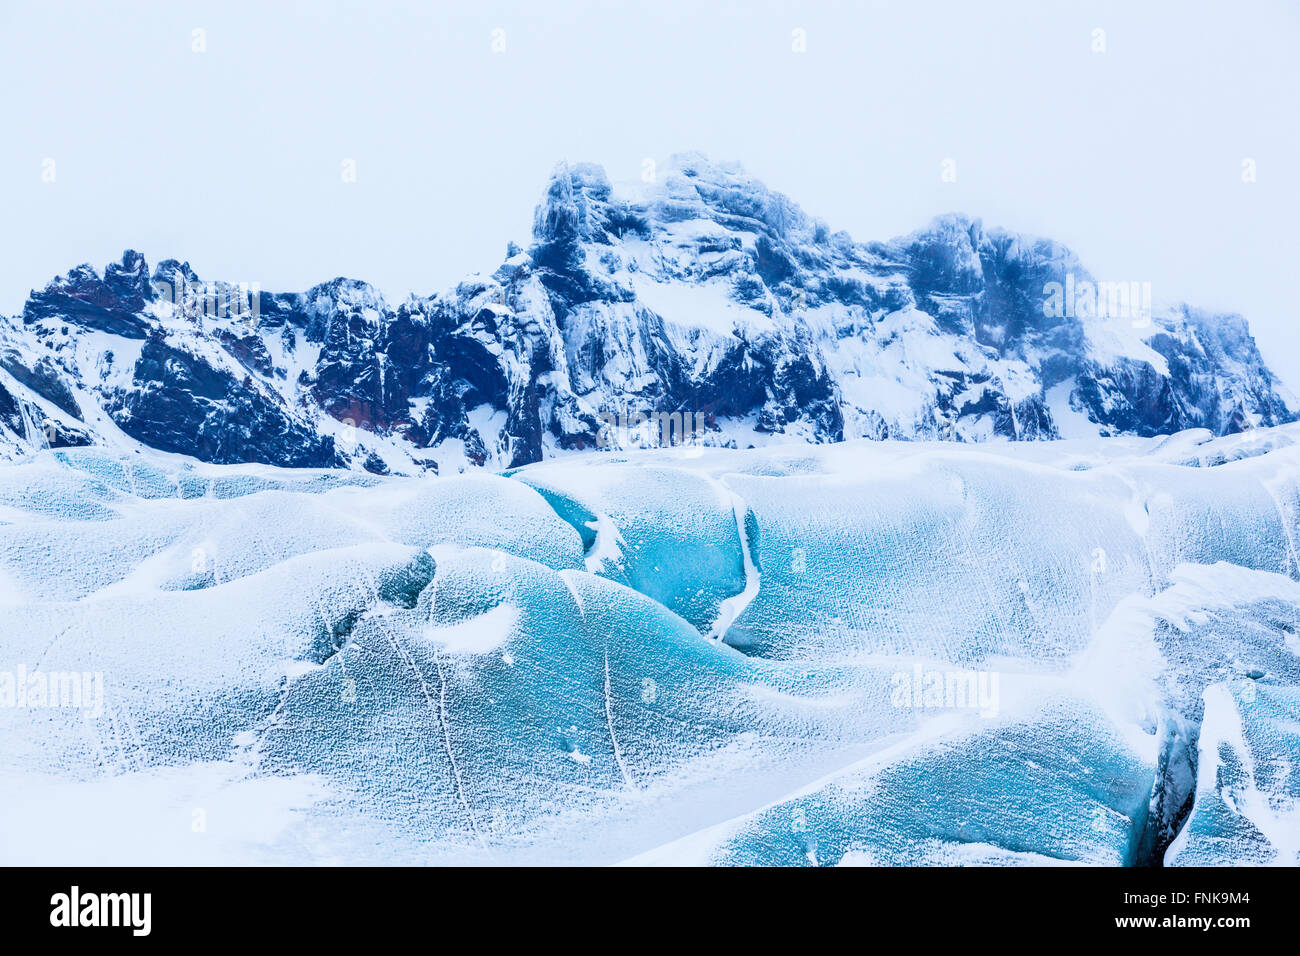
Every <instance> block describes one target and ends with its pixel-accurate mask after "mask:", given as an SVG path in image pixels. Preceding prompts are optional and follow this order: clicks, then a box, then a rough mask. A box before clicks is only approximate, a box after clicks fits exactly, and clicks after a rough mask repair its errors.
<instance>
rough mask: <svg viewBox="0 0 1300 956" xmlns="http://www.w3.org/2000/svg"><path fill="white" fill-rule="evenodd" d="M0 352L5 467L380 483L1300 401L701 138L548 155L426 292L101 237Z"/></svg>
mask: <svg viewBox="0 0 1300 956" xmlns="http://www.w3.org/2000/svg"><path fill="white" fill-rule="evenodd" d="M3 339H4V343H3V344H4V355H5V356H6V358H5V364H4V366H3V368H2V369H0V388H3V389H4V390H5V391H4V396H0V405H3V408H0V444H4V445H5V447H6V448H7V449H8V450H9V453H11V454H12V453H22V452H23V451H24V450H30V449H32V448H34V447H37V446H39V445H40V444H41V443H42V442H44V441H46V440H49V441H50V443H54V444H58V443H63V444H68V443H74V444H84V443H96V442H106V441H114V442H117V441H120V442H127V443H129V442H132V441H136V442H142V443H144V444H146V445H150V446H153V447H156V448H161V449H163V450H166V451H175V452H181V453H184V454H190V455H194V456H196V457H199V458H202V459H205V460H209V461H262V462H267V463H274V464H298V465H300V464H311V465H357V466H358V467H362V466H364V467H366V468H369V469H370V470H375V471H381V472H382V471H411V470H422V469H425V468H434V467H442V468H446V467H454V468H457V469H459V468H463V467H466V466H468V465H474V464H485V465H492V466H496V467H506V466H510V465H520V464H523V463H526V462H530V461H536V460H538V459H541V458H544V457H549V456H552V455H555V454H560V453H563V452H565V451H567V450H581V449H590V448H593V447H602V446H605V445H607V444H608V442H609V440H610V436H609V435H608V434H607V429H606V428H605V427H604V425H603V424H602V423H605V422H608V421H609V420H610V419H611V418H613V417H616V416H618V415H624V416H626V415H627V414H629V413H644V414H646V415H650V416H654V415H684V414H689V415H690V416H691V421H692V422H693V423H695V425H696V428H695V430H694V431H692V433H691V435H690V440H692V441H697V442H704V443H719V444H728V443H741V444H766V443H768V442H771V441H790V440H807V441H815V442H833V441H839V440H841V439H843V438H852V437H870V438H886V437H891V438H931V439H951V440H958V441H981V440H987V439H992V438H1003V439H1036V438H1047V439H1050V438H1056V437H1061V436H1062V435H1065V434H1069V435H1081V434H1091V435H1098V434H1102V435H1114V434H1139V435H1156V434H1167V433H1172V432H1175V431H1180V430H1183V429H1187V428H1205V429H1208V430H1209V431H1211V432H1213V433H1216V434H1225V433H1229V432H1233V431H1240V430H1242V429H1245V428H1253V427H1256V426H1260V425H1272V424H1278V423H1282V422H1287V421H1291V420H1294V419H1295V418H1296V416H1297V411H1300V406H1298V405H1297V403H1296V400H1295V398H1294V397H1293V396H1292V395H1291V393H1290V392H1288V391H1287V390H1286V389H1284V388H1282V387H1281V386H1280V384H1279V383H1278V382H1277V381H1276V380H1275V379H1274V377H1273V375H1272V373H1271V372H1270V371H1269V369H1268V368H1267V366H1266V365H1265V364H1264V362H1263V360H1262V358H1261V357H1260V355H1259V352H1258V349H1257V348H1256V347H1255V343H1254V341H1253V339H1252V338H1251V336H1250V333H1249V328H1248V326H1247V324H1246V322H1245V320H1244V319H1242V318H1241V317H1240V316H1236V315H1226V316H1225V315H1218V314H1215V313H1210V312H1206V311H1204V310H1199V309H1195V308H1193V307H1190V306H1185V305H1175V306H1169V307H1163V306H1159V305H1158V304H1153V303H1152V302H1151V300H1150V292H1149V286H1146V285H1144V284H1142V283H1134V282H1127V281H1123V282H1115V281H1104V277H1102V278H1098V277H1094V276H1093V275H1091V274H1090V273H1089V272H1088V271H1087V270H1086V269H1085V268H1084V266H1083V265H1082V264H1081V263H1080V262H1079V260H1078V258H1077V256H1075V255H1074V253H1072V252H1071V251H1070V250H1069V249H1068V248H1066V247H1065V246H1063V245H1061V244H1060V243H1057V242H1054V241H1052V240H1050V239H1044V238H1038V237H1034V236H1027V235H1021V234H1016V233H1013V232H1008V231H1005V230H1001V229H998V228H995V227H987V226H985V225H984V223H983V222H981V221H980V220H979V219H974V218H971V217H968V216H964V215H961V214H957V213H954V214H949V215H944V216H939V217H937V218H935V219H934V220H932V221H931V222H930V223H928V224H927V225H926V226H924V227H923V228H921V229H919V230H917V231H916V232H913V233H910V234H908V235H905V236H900V237H896V238H893V239H889V240H884V241H871V242H860V241H856V240H855V239H854V238H853V237H850V236H849V235H848V234H847V233H844V232H831V231H830V228H829V227H828V226H827V225H826V224H825V223H824V222H822V221H820V220H817V219H815V218H813V217H810V216H808V215H807V214H806V213H805V212H804V211H803V210H802V209H800V207H799V206H798V205H797V204H796V203H795V202H794V201H792V200H791V199H790V198H789V197H787V196H785V195H783V194H782V193H780V192H777V191H775V190H772V189H770V188H768V187H767V186H766V185H764V184H763V183H762V182H760V181H759V180H757V179H756V178H754V177H752V176H750V175H749V174H748V173H746V172H745V170H744V169H743V168H742V167H741V166H740V165H738V164H735V163H718V162H712V161H710V160H709V159H708V158H706V157H704V156H702V155H700V154H698V153H684V154H680V155H677V156H674V157H672V158H671V159H670V160H669V161H668V162H666V163H664V164H661V165H660V166H659V167H658V168H649V167H648V168H647V169H646V170H645V171H644V175H643V176H642V178H641V179H639V180H637V181H634V182H632V183H621V184H612V183H611V182H610V180H609V177H608V176H607V175H606V173H605V171H604V170H603V169H602V168H601V167H599V166H597V165H593V164H588V163H562V164H560V165H559V166H557V167H556V168H555V170H554V171H553V173H552V175H551V177H550V179H549V181H548V182H547V184H546V187H545V189H544V190H543V194H542V199H541V202H540V203H539V205H538V207H537V209H536V211H535V216H534V226H533V236H532V242H531V244H530V245H529V246H528V247H527V248H526V249H525V248H522V247H520V246H516V245H514V244H511V246H510V247H509V248H508V249H507V253H506V258H505V261H504V262H502V263H501V264H499V265H498V266H497V267H496V268H495V269H489V270H485V273H484V274H482V275H476V276H473V277H470V278H468V279H466V280H465V281H463V282H461V283H459V284H457V285H456V286H455V287H453V288H452V289H450V290H448V291H447V292H445V293H442V294H440V295H435V296H429V297H420V296H409V297H408V298H407V299H406V300H405V301H403V302H402V303H400V304H398V305H393V304H391V303H389V302H388V301H386V300H385V298H384V296H383V295H381V294H380V293H379V291H378V290H377V289H375V288H374V287H373V286H371V285H369V284H368V283H366V282H363V281H360V280H356V279H349V278H342V277H340V278H336V279H332V280H330V281H328V282H324V283H321V284H319V285H317V286H314V287H313V288H311V289H309V290H307V291H306V292H304V293H277V292H271V291H267V290H262V289H260V288H258V287H256V286H249V285H244V284H239V283H226V282H213V281H200V279H199V277H198V276H197V275H196V274H195V271H194V270H193V269H192V268H191V267H190V266H189V264H188V263H184V262H180V261H178V260H175V259H167V260H164V261H163V262H161V263H159V264H158V266H157V267H156V268H155V269H154V271H153V273H152V275H150V273H149V268H148V264H147V263H146V262H145V260H144V257H143V256H142V255H140V254H139V253H137V252H134V251H130V250H128V251H127V252H126V253H125V254H124V255H123V257H122V260H121V261H120V262H118V263H112V264H110V265H108V266H106V267H105V268H104V270H103V272H102V273H100V272H98V271H97V270H96V269H95V268H93V267H92V266H89V265H82V266H78V267H76V268H74V269H73V270H71V271H70V272H68V273H67V274H66V275H64V276H61V277H58V278H56V279H54V280H53V281H51V282H50V283H49V284H48V285H47V286H46V287H45V288H44V289H43V290H41V291H39V292H38V291H33V292H32V294H31V297H30V298H29V300H28V302H27V304H26V306H25V308H24V310H23V314H22V316H21V317H20V318H19V319H16V320H13V322H12V323H11V325H10V328H8V329H7V330H6V331H5V332H4V336H3ZM6 409H7V411H6ZM614 444H615V445H617V444H618V442H617V441H616V442H614Z"/></svg>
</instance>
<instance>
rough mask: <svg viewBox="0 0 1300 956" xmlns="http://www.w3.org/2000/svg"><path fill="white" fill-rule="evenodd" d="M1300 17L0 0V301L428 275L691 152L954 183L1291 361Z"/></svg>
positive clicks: (862, 187) (897, 222)
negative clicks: (558, 168)
mask: <svg viewBox="0 0 1300 956" xmlns="http://www.w3.org/2000/svg"><path fill="white" fill-rule="evenodd" d="M195 28H203V29H205V30H206V31H207V33H206V40H207V51H206V52H204V53H195V52H193V51H192V49H191V46H192V31H193V30H194V29H195ZM496 28H501V29H503V30H504V31H505V40H506V50H505V52H504V53H500V54H497V53H494V52H493V51H492V31H493V30H494V29H496ZM795 28H801V29H803V30H805V31H806V36H807V52H806V53H803V54H796V53H794V52H792V49H791V40H792V33H791V31H792V30H794V29H795ZM1095 28H1102V29H1104V30H1105V39H1106V47H1107V49H1106V52H1105V53H1101V54H1094V53H1093V52H1092V50H1091V45H1092V31H1093V30H1094V29H1095ZM1298 41H1300V4H1296V3H1294V2H1290V0H1276V2H1273V0H1255V2H1243V0H1236V2H1232V3H1219V4H1208V3H1197V2H1188V0H1159V2H1156V0H1148V2H1117V3H1101V2H1091V0H1079V2H1068V0H1061V2H1051V3H1048V2H1041V0H1040V2H1029V0H1027V2H1023V3H1021V2H1009V0H1008V2H997V0H986V2H983V3H973V2H970V3H968V2H961V0H946V2H902V0H892V2H883V0H882V2H873V0H862V2H851V0H840V2H834V0H823V2H820V3H816V4H812V3H794V2H762V0H759V2H745V0H736V2H726V0H712V2H710V0H699V2H695V3H692V2H677V0H657V2H654V3H641V4H633V3H631V2H627V3H623V4H618V5H613V4H592V3H577V2H570V3H565V2H561V0H550V2H546V3H531V4H528V3H491V2H470V0H464V2H456V3H446V2H444V3H419V4H416V3H412V4H385V3H381V2H378V0H376V2H358V3H339V2H336V3H325V2H320V3H306V2H302V3H296V4H295V3H290V2H249V3H242V2H223V3H181V2H158V3H151V2H135V3H107V2H104V3H92V2H85V3H69V4H61V3H57V2H43V3H37V2H19V0H0V142H3V148H0V228H3V239H0V243H2V244H3V246H2V248H0V252H3V256H2V257H0V263H3V265H2V266H0V312H3V313H5V314H12V313H16V312H17V311H19V310H20V309H21V306H22V302H23V300H24V299H25V297H26V293H27V290H28V289H29V288H31V287H40V286H43V285H44V284H45V282H46V281H48V279H50V278H51V277H52V276H54V275H55V274H58V273H61V272H64V271H66V270H67V269H68V268H70V267H71V266H73V265H75V264H77V263H79V262H83V261H90V262H92V263H93V264H95V265H96V266H97V267H102V266H103V265H104V264H105V263H106V262H108V261H110V260H113V259H116V258H118V257H119V256H120V255H121V252H122V250H123V249H124V248H127V247H132V248H136V249H139V250H140V251H142V252H144V253H145V255H146V256H147V257H148V259H149V260H150V262H151V263H154V262H157V261H158V260H159V259H161V258H166V257H168V256H173V257H176V258H179V259H188V260H189V261H190V262H191V263H193V265H194V267H195V269H196V270H197V271H198V273H199V275H200V276H203V277H208V278H223V279H228V280H231V281H246V282H260V283H261V284H262V287H263V288H266V289H273V290H301V289H305V288H307V287H309V286H311V285H313V284H315V283H316V282H319V281H323V280H325V279H328V278H331V277H333V276H335V275H340V274H345V275H350V276H354V277H356V278H360V279H366V280H368V281H370V282H373V283H375V284H376V285H378V286H379V287H380V288H382V289H383V290H384V291H385V293H386V294H388V295H389V296H392V297H397V298H401V297H402V296H404V295H405V294H406V293H407V292H410V291H415V292H419V293H428V292H432V291H436V290H439V289H442V288H445V287H447V286H449V285H452V284H454V283H455V282H456V281H458V280H459V279H460V278H462V277H463V276H464V275H466V274H468V273H470V272H475V271H485V272H486V271H491V270H492V269H494V268H495V267H496V266H497V265H498V264H499V262H500V260H501V259H502V257H503V256H504V252H505V244H506V242H507V241H508V240H511V239H514V240H517V241H520V242H526V241H527V239H528V233H529V228H530V223H531V218H532V210H533V207H534V206H535V205H536V202H537V200H538V198H539V196H540V195H541V192H542V189H543V187H544V185H545V182H546V178H547V176H548V174H549V171H550V169H551V168H552V166H553V165H554V164H555V163H556V162H557V161H559V160H561V159H567V160H572V161H580V160H588V161H593V162H599V163H602V164H603V165H604V166H605V167H606V169H607V170H608V172H609V175H610V177H611V178H613V179H633V178H636V177H637V176H638V175H639V174H640V171H641V163H642V160H643V159H644V158H646V157H656V158H659V159H663V158H664V157H666V156H667V155H668V154H670V153H673V152H678V151H681V150H687V149H699V150H702V151H703V152H705V153H707V154H709V155H710V156H712V157H714V158H716V159H735V160H739V161H740V162H742V163H743V164H744V165H745V166H746V168H747V169H749V171H750V172H752V173H753V174H755V175H757V176H758V177H760V178H762V179H763V180H765V181H766V182H767V183H768V184H769V185H770V186H772V187H774V188H777V189H780V190H782V191H783V192H786V193H788V194H789V195H790V196H791V197H792V198H793V199H794V200H795V201H796V202H798V203H799V204H800V205H802V206H803V207H804V209H805V210H807V211H808V212H809V213H810V214H812V215H816V216H821V217H822V218H824V219H826V220H827V221H828V222H829V223H830V225H831V227H832V228H833V229H841V228H842V229H847V230H848V231H849V232H850V233H851V234H853V236H854V237H855V238H857V239H859V240H868V239H884V238H888V237H890V236H892V235H896V234H899V233H903V232H908V231H911V230H912V229H915V228H918V227H920V226H922V225H923V224H924V223H925V222H927V221H928V220H929V218H930V217H932V216H933V215H935V214H938V213H942V212H949V211H961V212H966V213H969V214H972V215H978V216H982V217H983V218H984V221H985V223H986V225H1002V226H1005V227H1008V228H1011V229H1017V230H1022V231H1027V232H1034V233H1038V234H1041V235H1046V236H1050V237H1052V238H1056V239H1059V240H1062V241H1064V242H1066V243H1067V244H1069V245H1071V246H1072V247H1073V248H1074V249H1075V250H1076V251H1077V252H1078V253H1079V255H1080V256H1081V258H1082V259H1083V261H1084V263H1085V264H1086V265H1087V266H1088V267H1089V268H1090V270H1091V271H1092V272H1093V273H1094V274H1096V275H1097V276H1098V277H1099V278H1103V279H1107V280H1112V281H1117V280H1126V281H1150V282H1151V283H1152V285H1153V293H1154V296H1155V298H1156V299H1157V300H1158V301H1159V300H1168V299H1186V300H1188V301H1191V302H1194V303H1196V304H1200V305H1205V306H1209V307H1213V308H1220V309H1225V310H1227V309H1234V310H1237V311H1241V312H1242V313H1243V314H1245V315H1246V316H1247V318H1249V319H1250V321H1251V325H1252V327H1253V328H1254V329H1255V331H1256V336H1257V338H1258V340H1259V342H1260V345H1261V348H1263V349H1264V353H1265V356H1266V358H1267V359H1268V360H1269V361H1270V362H1271V363H1272V364H1273V366H1274V368H1275V369H1277V370H1278V371H1279V372H1280V373H1281V374H1282V375H1283V377H1284V378H1285V379H1286V380H1287V381H1288V383H1289V384H1290V385H1291V386H1292V387H1293V388H1295V389H1296V390H1297V391H1300V347H1297V346H1300V333H1297V331H1296V322H1297V318H1300V317H1298V316H1297V311H1296V307H1295V303H1296V302H1297V294H1296V293H1297V291H1300V290H1298V289H1297V284H1298V283H1300V279H1297V275H1298V274H1300V269H1298V268H1297V262H1298V261H1300V231H1298V223H1300V122H1297V121H1298V120H1300V109H1298V108H1297V106H1298V104H1297V99H1300V56H1297V54H1296V49H1297V46H1300V43H1298ZM949 157H950V158H952V159H954V160H955V161H956V164H957V182H955V183H943V182H941V181H940V176H939V171H940V163H941V161H942V160H943V159H945V158H949ZM1246 157H1249V158H1252V159H1254V160H1255V162H1256V165H1257V170H1258V181H1257V182H1255V183H1252V184H1245V183H1243V182H1242V180H1241V169H1242V166H1241V164H1242V160H1243V158H1246ZM47 158H52V159H54V161H55V174H56V181H55V182H54V183H45V182H42V179H41V174H42V169H43V166H42V163H43V161H44V160H46V159H47ZM344 158H353V159H355V160H356V162H357V172H358V180H357V182H356V183H351V184H345V183H342V182H341V181H340V164H341V162H342V160H343V159H344Z"/></svg>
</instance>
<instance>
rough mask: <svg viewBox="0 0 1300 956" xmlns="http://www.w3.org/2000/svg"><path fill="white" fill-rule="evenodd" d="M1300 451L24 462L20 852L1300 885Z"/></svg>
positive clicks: (1223, 448)
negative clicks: (493, 465) (346, 464)
mask: <svg viewBox="0 0 1300 956" xmlns="http://www.w3.org/2000/svg"><path fill="white" fill-rule="evenodd" d="M1293 432H1294V428H1293V427H1286V428H1282V429H1269V430H1260V433H1259V434H1257V435H1253V436H1244V437H1243V436H1237V437H1233V438H1220V439H1213V440H1212V441H1211V440H1209V439H1208V438H1207V436H1203V435H1196V434H1192V435H1183V436H1174V437H1173V438H1171V439H1168V440H1163V439H1152V440H1139V439H1125V440H1123V441H1118V442H1115V443H1108V442H1097V443H1093V444H1092V445H1089V444H1087V443H1082V442H1064V443H1060V444H1059V445H1049V444H1044V443H1037V444H1032V445H1013V444H1010V443H1008V444H1003V445H982V446H980V447H979V448H978V449H973V448H966V447H961V446H956V445H951V444H924V443H893V442H880V443H876V442H851V443H846V444H841V445H834V446H824V447H808V446H802V445H801V446H784V447H783V446H774V447H771V448H765V449H751V450H748V451H739V450H722V449H713V450H698V449H697V450H688V451H682V450H671V451H659V452H647V453H635V452H633V453H629V454H623V453H619V454H613V453H605V454H596V455H592V456H589V457H587V458H583V459H568V460H565V461H563V462H559V463H544V464H540V465H535V466H529V467H527V468H523V469H518V470H515V471H512V472H510V473H508V474H506V475H489V474H475V475H465V476H456V477H444V478H438V477H422V478H407V477H376V476H368V475H366V476H358V475H355V474H351V473H335V472H328V471H306V470H303V471H296V470H286V469H275V468H267V467H262V466H213V465H199V464H196V463H194V462H191V461H188V460H186V459H182V458H179V457H176V456H166V455H158V456H151V457H145V456H142V455H134V454H130V455H126V456H122V457H118V458H114V457H113V456H112V455H110V454H109V453H107V452H105V451H104V450H102V449H99V450H96V449H69V450H63V451H60V452H58V453H49V452H46V453H43V454H40V455H37V456H34V457H32V458H30V459H28V460H26V461H24V462H22V463H19V464H15V465H9V466H4V467H0V809H3V811H4V812H3V813H0V861H3V862H18V861H33V862H40V861H50V862H67V863H78V862H82V863H84V862H109V863H156V862H181V863H184V862H258V863H263V862H296V863H382V862H402V863H453V862H455V863H545V862H551V863H601V864H606V863H618V862H623V861H629V862H636V863H660V862H670V863H683V862H691V863H713V864H752V863H759V864H793V865H812V864H817V865H827V864H842V865H854V864H955V863H963V864H976V865H1014V864H1042V863H1066V864H1108V865H1114V864H1151V863H1157V862H1161V861H1165V862H1171V863H1187V864H1199V863H1242V862H1248V863H1265V862H1270V863H1271V862H1291V863H1294V862H1296V857H1295V853H1296V850H1297V846H1298V839H1297V832H1300V831H1298V830H1297V827H1298V826H1300V825H1298V824H1297V818H1296V815H1295V807H1296V800H1297V796H1298V794H1297V791H1296V789H1295V775H1294V772H1293V771H1294V767H1295V764H1296V761H1297V759H1300V735H1297V727H1298V726H1300V713H1298V712H1297V703H1296V702H1297V699H1298V698H1297V696H1296V695H1297V694H1300V638H1297V634H1300V563H1298V562H1297V557H1296V554H1297V553H1296V546H1295V542H1296V538H1297V535H1298V534H1300V525H1298V522H1297V516H1298V515H1300V478H1298V476H1300V467H1298V466H1300V445H1297V443H1296V442H1295V441H1294V434H1293ZM74 692H75V693H74ZM69 695H72V697H75V699H72V697H69ZM79 808H80V809H84V813H81V814H80V815H78V814H79V813H80V809H79ZM69 817H76V822H75V823H74V824H72V825H71V827H70V828H69V826H68V825H66V820H67V819H68V818H69ZM16 820H21V821H22V823H21V825H19V824H18V823H15V822H14V821H16ZM60 821H63V822H60ZM59 827H63V829H62V830H59V833H60V836H59V837H58V838H57V839H52V840H51V841H50V842H48V843H42V841H41V840H39V839H36V838H35V837H34V836H33V835H32V834H38V833H41V832H45V831H49V830H53V829H58V828H59ZM43 847H44V848H45V849H44V850H43V849H42V848H43ZM43 853H44V854H45V855H42V854H43Z"/></svg>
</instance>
